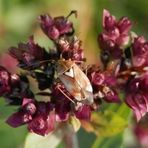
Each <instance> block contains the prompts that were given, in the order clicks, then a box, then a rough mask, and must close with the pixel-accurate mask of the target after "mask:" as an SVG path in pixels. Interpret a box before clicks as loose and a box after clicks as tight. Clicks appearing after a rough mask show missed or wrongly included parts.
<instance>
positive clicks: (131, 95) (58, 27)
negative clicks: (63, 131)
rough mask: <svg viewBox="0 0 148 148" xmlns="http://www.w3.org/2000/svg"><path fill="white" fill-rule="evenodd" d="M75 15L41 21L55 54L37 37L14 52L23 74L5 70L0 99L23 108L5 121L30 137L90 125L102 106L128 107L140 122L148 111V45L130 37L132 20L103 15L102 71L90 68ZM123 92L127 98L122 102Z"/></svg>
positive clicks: (1, 76) (0, 77)
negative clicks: (62, 127) (76, 123)
mask: <svg viewBox="0 0 148 148" xmlns="http://www.w3.org/2000/svg"><path fill="white" fill-rule="evenodd" d="M72 14H75V15H76V11H72V12H71V13H70V14H69V15H68V16H67V17H64V16H60V17H54V18H53V17H51V16H50V15H47V14H46V15H41V16H40V17H39V22H40V26H41V29H42V30H43V32H44V33H45V34H46V35H47V36H48V37H49V39H50V40H52V41H53V43H54V47H52V48H51V49H52V50H47V49H45V48H44V47H41V46H40V45H38V44H37V43H35V41H34V38H33V36H31V37H30V38H29V40H28V42H27V43H19V44H18V47H10V48H9V53H10V55H11V56H12V57H13V58H15V59H16V60H17V62H18V67H19V68H21V69H22V70H23V72H22V73H20V74H11V73H10V72H8V70H6V68H4V67H2V66H1V67H0V95H1V96H3V97H4V98H5V99H6V101H8V103H9V105H17V106H18V111H17V112H15V113H13V114H12V115H11V116H10V117H9V118H8V119H7V121H6V122H7V123H8V124H9V125H10V126H12V127H18V126H21V125H24V124H27V127H28V130H29V131H30V132H34V133H36V134H39V135H43V136H44V135H47V134H48V133H49V132H51V131H53V130H54V129H55V128H56V127H57V126H58V125H59V124H60V123H63V122H69V121H70V119H71V118H73V119H76V120H78V121H80V122H81V121H83V120H87V121H90V122H91V114H92V112H94V111H97V110H98V109H99V106H100V105H101V104H103V101H105V102H107V103H119V104H120V103H124V102H125V103H127V105H128V106H129V107H130V108H131V109H132V110H133V111H134V113H135V115H136V118H137V120H140V119H141V118H142V117H143V116H144V115H145V114H146V113H147V112H148V93H147V89H148V74H147V66H148V65H147V64H148V62H147V59H146V57H147V54H148V53H147V52H148V42H147V41H146V40H145V39H144V37H138V36H133V35H132V34H131V33H130V29H131V27H132V23H131V21H130V20H129V19H128V18H127V17H123V18H121V19H120V20H119V21H117V20H116V18H115V16H112V15H111V14H110V13H109V11H108V10H104V11H103V29H104V31H103V33H101V34H99V36H98V42H99V46H100V50H101V55H100V58H101V61H102V65H103V67H99V66H97V65H98V63H97V64H96V65H89V66H88V67H89V68H87V69H86V68H85V67H87V66H86V64H85V60H86V58H85V57H84V52H83V49H82V47H81V40H79V39H78V37H76V36H75V32H74V27H73V23H72V22H71V21H69V17H70V16H71V15H72ZM84 65H85V66H84ZM86 71H87V72H86ZM29 77H32V78H33V79H35V80H36V82H37V86H38V90H36V91H37V92H33V91H32V90H31V89H30V84H29V80H28V79H29ZM120 93H124V94H125V95H124V96H125V98H123V102H122V101H121V99H120ZM38 96H41V98H42V100H39V99H38ZM69 123H70V122H69ZM71 124H72V123H71Z"/></svg>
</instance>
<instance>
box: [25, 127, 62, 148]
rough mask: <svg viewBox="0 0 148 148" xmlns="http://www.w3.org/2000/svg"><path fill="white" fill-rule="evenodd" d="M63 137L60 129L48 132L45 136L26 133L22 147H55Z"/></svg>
mask: <svg viewBox="0 0 148 148" xmlns="http://www.w3.org/2000/svg"><path fill="white" fill-rule="evenodd" d="M62 138H63V132H62V130H58V131H55V132H53V133H49V134H48V135H47V136H45V137H43V136H39V135H37V134H33V133H31V134H28V136H27V138H26V141H25V146H24V148H49V147H50V148H55V147H57V146H58V145H59V144H60V142H61V140H62Z"/></svg>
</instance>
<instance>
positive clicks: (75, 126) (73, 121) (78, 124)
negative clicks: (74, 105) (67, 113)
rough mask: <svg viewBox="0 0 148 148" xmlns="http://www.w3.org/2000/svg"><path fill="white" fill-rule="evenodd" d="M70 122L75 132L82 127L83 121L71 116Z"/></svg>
mask: <svg viewBox="0 0 148 148" xmlns="http://www.w3.org/2000/svg"><path fill="white" fill-rule="evenodd" d="M69 123H70V124H71V125H72V127H73V129H74V131H75V132H77V131H78V130H79V129H80V127H81V122H80V121H79V119H77V118H76V117H75V116H71V117H70V120H69Z"/></svg>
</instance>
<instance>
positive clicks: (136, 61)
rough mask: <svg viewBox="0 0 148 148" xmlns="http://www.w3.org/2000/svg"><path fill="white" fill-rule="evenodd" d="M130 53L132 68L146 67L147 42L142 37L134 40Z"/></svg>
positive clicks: (147, 61) (147, 63)
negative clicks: (131, 53)
mask: <svg viewBox="0 0 148 148" xmlns="http://www.w3.org/2000/svg"><path fill="white" fill-rule="evenodd" d="M132 52H133V55H132V63H133V66H134V67H140V66H148V60H147V56H148V42H147V41H146V40H145V38H144V37H143V36H139V37H136V38H135V39H134V42H133V45H132Z"/></svg>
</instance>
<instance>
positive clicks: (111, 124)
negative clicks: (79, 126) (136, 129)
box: [92, 104, 130, 148]
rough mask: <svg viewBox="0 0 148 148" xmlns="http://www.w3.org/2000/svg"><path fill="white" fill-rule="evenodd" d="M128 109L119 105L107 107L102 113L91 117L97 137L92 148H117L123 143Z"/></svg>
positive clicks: (128, 114)
mask: <svg viewBox="0 0 148 148" xmlns="http://www.w3.org/2000/svg"><path fill="white" fill-rule="evenodd" d="M129 116H130V109H129V108H128V107H127V106H126V105H125V104H121V105H119V106H118V107H117V106H112V107H111V106H108V108H107V107H106V111H104V112H103V113H101V112H100V113H95V114H94V115H93V118H92V119H93V121H94V123H93V124H92V127H93V128H94V129H95V130H94V131H95V133H96V134H97V135H98V137H97V138H96V140H95V142H94V144H93V148H110V147H114V148H119V147H120V146H121V145H122V141H123V133H124V132H123V131H124V130H125V129H126V127H127V125H128V120H129Z"/></svg>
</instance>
